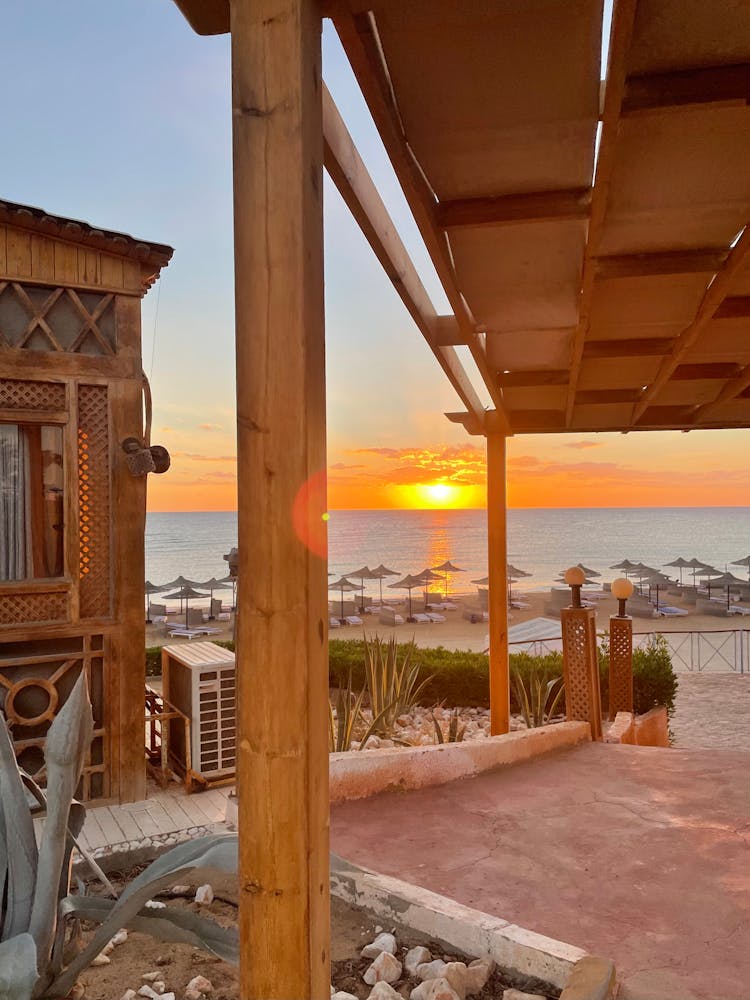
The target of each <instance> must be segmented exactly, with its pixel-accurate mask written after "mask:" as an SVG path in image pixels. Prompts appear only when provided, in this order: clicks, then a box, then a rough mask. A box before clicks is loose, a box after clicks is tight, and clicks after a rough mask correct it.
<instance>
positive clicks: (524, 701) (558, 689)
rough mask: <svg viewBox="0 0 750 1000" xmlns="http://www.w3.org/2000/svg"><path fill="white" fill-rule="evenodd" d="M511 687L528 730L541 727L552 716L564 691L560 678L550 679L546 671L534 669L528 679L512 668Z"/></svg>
mask: <svg viewBox="0 0 750 1000" xmlns="http://www.w3.org/2000/svg"><path fill="white" fill-rule="evenodd" d="M512 674H513V686H514V688H515V690H516V697H517V699H518V703H519V705H520V706H521V714H522V715H523V718H524V722H525V723H526V727H527V728H528V729H535V728H536V727H538V726H543V725H545V724H546V723H547V722H549V720H550V719H551V718H552V717H553V716H554V714H555V712H556V710H557V706H558V704H559V703H560V698H561V697H562V693H563V691H564V689H565V685H564V682H563V679H562V677H550V676H549V674H548V673H547V671H546V670H539V669H537V668H536V667H535V668H534V669H532V670H531V671H529V674H528V677H526V678H524V675H523V674H522V673H521V671H520V670H519V669H518V667H513V668H512Z"/></svg>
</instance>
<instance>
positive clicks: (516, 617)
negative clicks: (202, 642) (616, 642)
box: [146, 591, 748, 652]
mask: <svg viewBox="0 0 750 1000" xmlns="http://www.w3.org/2000/svg"><path fill="white" fill-rule="evenodd" d="M514 593H515V592H514ZM518 596H519V598H520V600H521V601H522V602H523V603H525V604H528V607H526V608H519V609H513V610H512V611H511V612H510V615H509V619H510V625H511V626H512V625H517V624H519V623H520V622H525V621H529V620H530V619H532V618H541V617H550V616H549V615H545V610H544V606H545V604H546V603H547V602H548V600H549V591H542V592H538V591H530V592H528V593H519V595H518ZM585 596H586V595H585V592H584V598H585ZM451 600H452V601H453V602H454V603H455V604H457V605H458V607H457V609H456V610H454V611H451V610H446V611H443V612H441V613H442V614H444V615H445V619H446V620H445V621H444V622H436V623H433V624H408V623H407V624H404V625H398V626H396V627H395V628H392V627H389V626H387V625H382V624H380V622H379V621H378V616H377V615H367V614H365V615H362V616H361V617H362V625H343V626H340V627H339V628H331V629H330V630H329V638H331V639H361V638H362V635H363V634H364V635H366V636H368V637H370V636H374V635H379V636H381V637H385V638H387V637H388V636H390V635H392V634H395V635H396V636H397V637H398V638H399V640H400V641H404V642H405V641H408V640H409V639H411V638H412V636H413V637H414V640H415V642H416V643H417V645H418V646H443V647H445V648H446V649H461V650H472V651H474V652H482V651H483V650H485V649H486V648H487V644H488V637H487V634H488V623H487V622H486V621H485V622H481V621H480V622H476V623H474V624H472V622H470V621H468V620H467V619H466V618H464V617H463V610H464V607H466V606H468V607H476V592H473V593H471V594H468V593H467V594H455V595H454V594H452V595H451ZM669 600H670V603H672V604H673V605H674V606H675V607H685V605H682V604H681V603H680V600H679V599H678V598H673V597H671V596H670V598H669ZM596 608H597V629H598V630H599V631H600V632H605V631H607V627H608V624H607V623H608V620H609V617H610V616H611V615H613V614H616V612H617V601H616V600H615V599H614V598H613V597H611V596H609V595H607V596H606V597H604V598H602V599H601V600H597V601H596ZM395 610H396V611H398V612H399V613H400V614H402V615H403V616H404V617H406V611H405V610H404V605H400V606H398V605H397V606H396V607H395ZM414 610H415V611H417V610H421V607H419V606H418V605H417V603H416V602H414ZM686 610H688V612H689V613H688V614H687V615H685V616H680V617H676V618H664V617H657V618H650V617H638V616H637V615H634V616H633V630H634V632H635V633H639V632H687V631H697V632H703V631H705V632H709V631H710V632H720V631H725V630H732V629H737V628H742V627H745V625H746V624H747V622H748V619H745V618H743V617H734V616H733V617H727V618H722V617H717V616H715V615H706V614H696V612H695V610H694V609H692V610H690V609H689V608H686ZM179 620H180V616H179V615H177V616H170V622H173V621H179ZM209 624H210V625H212V626H216V627H217V628H219V631H218V632H217V633H216V634H215V635H211V636H207V638H209V639H217V640H228V639H231V638H232V624H231V623H227V622H211V623H209ZM188 641H189V640H187V639H184V638H172V637H170V636H169V635H168V631H167V628H166V627H165V626H164V625H163V624H155V625H147V626H146V645H147V646H163V645H167V644H168V643H181V642H188ZM193 641H196V640H193Z"/></svg>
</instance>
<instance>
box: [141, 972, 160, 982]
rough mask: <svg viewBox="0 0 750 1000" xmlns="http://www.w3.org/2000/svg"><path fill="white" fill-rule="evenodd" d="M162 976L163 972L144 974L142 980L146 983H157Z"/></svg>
mask: <svg viewBox="0 0 750 1000" xmlns="http://www.w3.org/2000/svg"><path fill="white" fill-rule="evenodd" d="M160 975H161V972H144V973H143V975H142V976H141V979H142V980H143V981H144V983H155V982H156V980H157V979H158V978H159V976H160Z"/></svg>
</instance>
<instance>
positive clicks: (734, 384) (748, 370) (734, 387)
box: [693, 365, 750, 421]
mask: <svg viewBox="0 0 750 1000" xmlns="http://www.w3.org/2000/svg"><path fill="white" fill-rule="evenodd" d="M749 389H750V365H745V367H744V368H741V369H740V370H739V371H738V372H737V373H736V374H735V376H734V378H732V379H730V380H729V381H728V382H727V383H726V385H725V386H724V387H723V388H722V390H721V392H720V393H719V395H718V396H717V397H716V399H714V400H713V402H711V403H704V404H703V406H698V407H696V409H695V412H694V414H693V420H696V421H703V420H705V419H706V418H707V417H709V416H710V415H711V414H712V413H714V412H715V411H716V409H717V408H718V407H719V406H721V404H722V403H728V402H731V401H732V400H733V399H745V398H747V395H746V394H747V392H748V390H749Z"/></svg>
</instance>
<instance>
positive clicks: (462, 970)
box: [443, 962, 469, 1000]
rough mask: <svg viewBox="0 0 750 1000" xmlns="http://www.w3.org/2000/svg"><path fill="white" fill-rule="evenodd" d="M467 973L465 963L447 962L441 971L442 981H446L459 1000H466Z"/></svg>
mask: <svg viewBox="0 0 750 1000" xmlns="http://www.w3.org/2000/svg"><path fill="white" fill-rule="evenodd" d="M468 971H469V970H468V969H467V968H466V963H465V962H448V964H447V965H446V967H445V968H444V969H443V979H447V980H448V982H449V983H450V985H451V987H452V988H453V990H454V991H455V992H456V993H458V996H459V998H460V1000H466V993H467V985H468V984H467V974H468Z"/></svg>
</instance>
